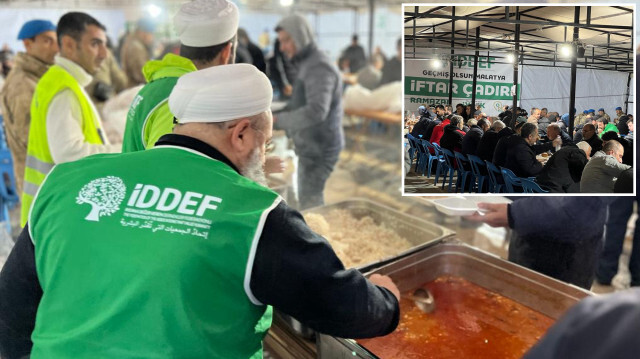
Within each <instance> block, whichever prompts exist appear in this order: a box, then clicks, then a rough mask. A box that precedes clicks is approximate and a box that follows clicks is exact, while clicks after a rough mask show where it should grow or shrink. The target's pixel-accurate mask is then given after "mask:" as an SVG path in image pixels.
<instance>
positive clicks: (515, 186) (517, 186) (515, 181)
mask: <svg viewBox="0 0 640 359" xmlns="http://www.w3.org/2000/svg"><path fill="white" fill-rule="evenodd" d="M500 172H502V178H504V183H505V185H506V187H507V192H509V193H522V192H523V191H524V190H523V188H522V181H521V178H520V177H518V176H516V175H515V173H513V171H511V170H510V169H508V168H504V167H500Z"/></svg>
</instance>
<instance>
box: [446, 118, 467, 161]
mask: <svg viewBox="0 0 640 359" xmlns="http://www.w3.org/2000/svg"><path fill="white" fill-rule="evenodd" d="M462 125H463V119H462V116H458V115H453V116H451V122H450V123H449V124H448V125H446V126H445V127H444V132H443V134H442V138H441V139H440V147H442V148H446V149H448V150H449V151H451V152H460V151H462V139H463V138H464V135H465V133H464V132H463V131H462Z"/></svg>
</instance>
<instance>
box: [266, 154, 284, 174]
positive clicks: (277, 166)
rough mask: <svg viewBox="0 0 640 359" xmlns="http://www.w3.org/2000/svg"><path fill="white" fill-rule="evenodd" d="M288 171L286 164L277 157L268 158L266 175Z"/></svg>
mask: <svg viewBox="0 0 640 359" xmlns="http://www.w3.org/2000/svg"><path fill="white" fill-rule="evenodd" d="M285 169H286V166H285V162H284V161H283V160H282V158H280V157H277V156H270V157H267V158H266V159H265V161H264V173H265V174H272V173H282V172H284V170H285Z"/></svg>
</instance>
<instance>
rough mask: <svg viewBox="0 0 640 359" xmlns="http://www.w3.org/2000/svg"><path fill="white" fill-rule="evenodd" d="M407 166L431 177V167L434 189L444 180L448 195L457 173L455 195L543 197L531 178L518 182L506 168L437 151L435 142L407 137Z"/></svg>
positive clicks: (443, 149) (456, 153) (438, 149)
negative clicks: (530, 195)
mask: <svg viewBox="0 0 640 359" xmlns="http://www.w3.org/2000/svg"><path fill="white" fill-rule="evenodd" d="M407 139H408V141H409V156H410V159H411V162H412V163H413V161H414V160H415V161H416V166H415V171H416V173H419V174H421V175H422V176H424V175H425V173H426V174H427V178H430V177H431V173H432V169H433V165H434V164H435V165H436V173H435V181H434V184H435V185H436V186H437V185H438V179H439V178H440V175H442V176H443V180H442V189H444V186H445V184H446V182H447V177H449V178H448V182H449V185H448V191H449V192H452V187H453V176H454V174H456V173H457V176H456V183H455V192H456V193H457V192H458V191H460V192H461V193H465V192H468V193H470V192H474V191H475V192H476V193H487V192H492V193H546V192H548V191H545V190H543V189H542V188H541V187H540V186H539V185H538V184H537V183H536V182H535V178H534V177H530V178H521V177H518V176H516V175H515V174H514V173H513V171H511V170H510V169H508V168H504V167H500V169H498V167H497V166H496V165H495V164H493V163H492V162H490V161H483V160H482V159H481V158H480V157H478V156H474V155H463V154H462V153H460V152H457V151H455V152H453V153H452V152H451V151H450V150H448V149H446V148H441V147H440V146H439V145H438V144H437V143H436V142H433V143H430V142H429V141H427V140H423V139H421V138H416V137H414V136H412V135H411V134H407Z"/></svg>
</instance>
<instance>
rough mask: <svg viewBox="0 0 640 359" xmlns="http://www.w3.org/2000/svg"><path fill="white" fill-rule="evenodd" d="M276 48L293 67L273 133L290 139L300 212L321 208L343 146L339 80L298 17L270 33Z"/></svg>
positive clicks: (303, 21) (285, 22)
mask: <svg viewBox="0 0 640 359" xmlns="http://www.w3.org/2000/svg"><path fill="white" fill-rule="evenodd" d="M276 31H277V32H278V38H279V39H280V47H281V49H282V52H284V53H285V55H286V56H288V57H289V58H291V59H292V60H293V61H294V62H295V63H297V66H298V77H297V79H296V81H295V83H294V85H293V94H292V96H291V100H290V101H289V103H288V104H287V107H286V108H285V109H284V110H283V111H281V112H278V113H277V114H275V116H274V117H275V120H274V122H275V123H274V127H275V128H276V129H283V130H285V131H286V132H287V136H288V137H289V138H291V139H293V143H294V145H295V151H296V154H297V155H298V156H299V162H298V165H299V166H298V186H299V198H300V208H309V207H313V206H319V205H322V204H323V203H324V196H323V192H324V185H325V183H326V181H327V179H328V178H329V175H331V172H333V168H334V166H335V165H336V163H337V162H338V157H339V156H340V151H341V150H342V147H343V146H344V134H343V132H342V115H343V109H342V77H341V75H340V72H339V71H338V69H337V68H336V66H335V65H334V64H333V61H331V59H329V57H327V56H326V55H325V54H324V53H323V52H322V51H320V49H318V46H317V45H316V42H315V40H314V36H313V32H312V31H311V27H310V26H309V23H308V22H307V20H306V19H305V18H304V17H303V16H301V15H298V14H295V15H290V16H287V17H285V18H284V19H282V20H281V21H280V22H279V23H278V26H277V27H276Z"/></svg>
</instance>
